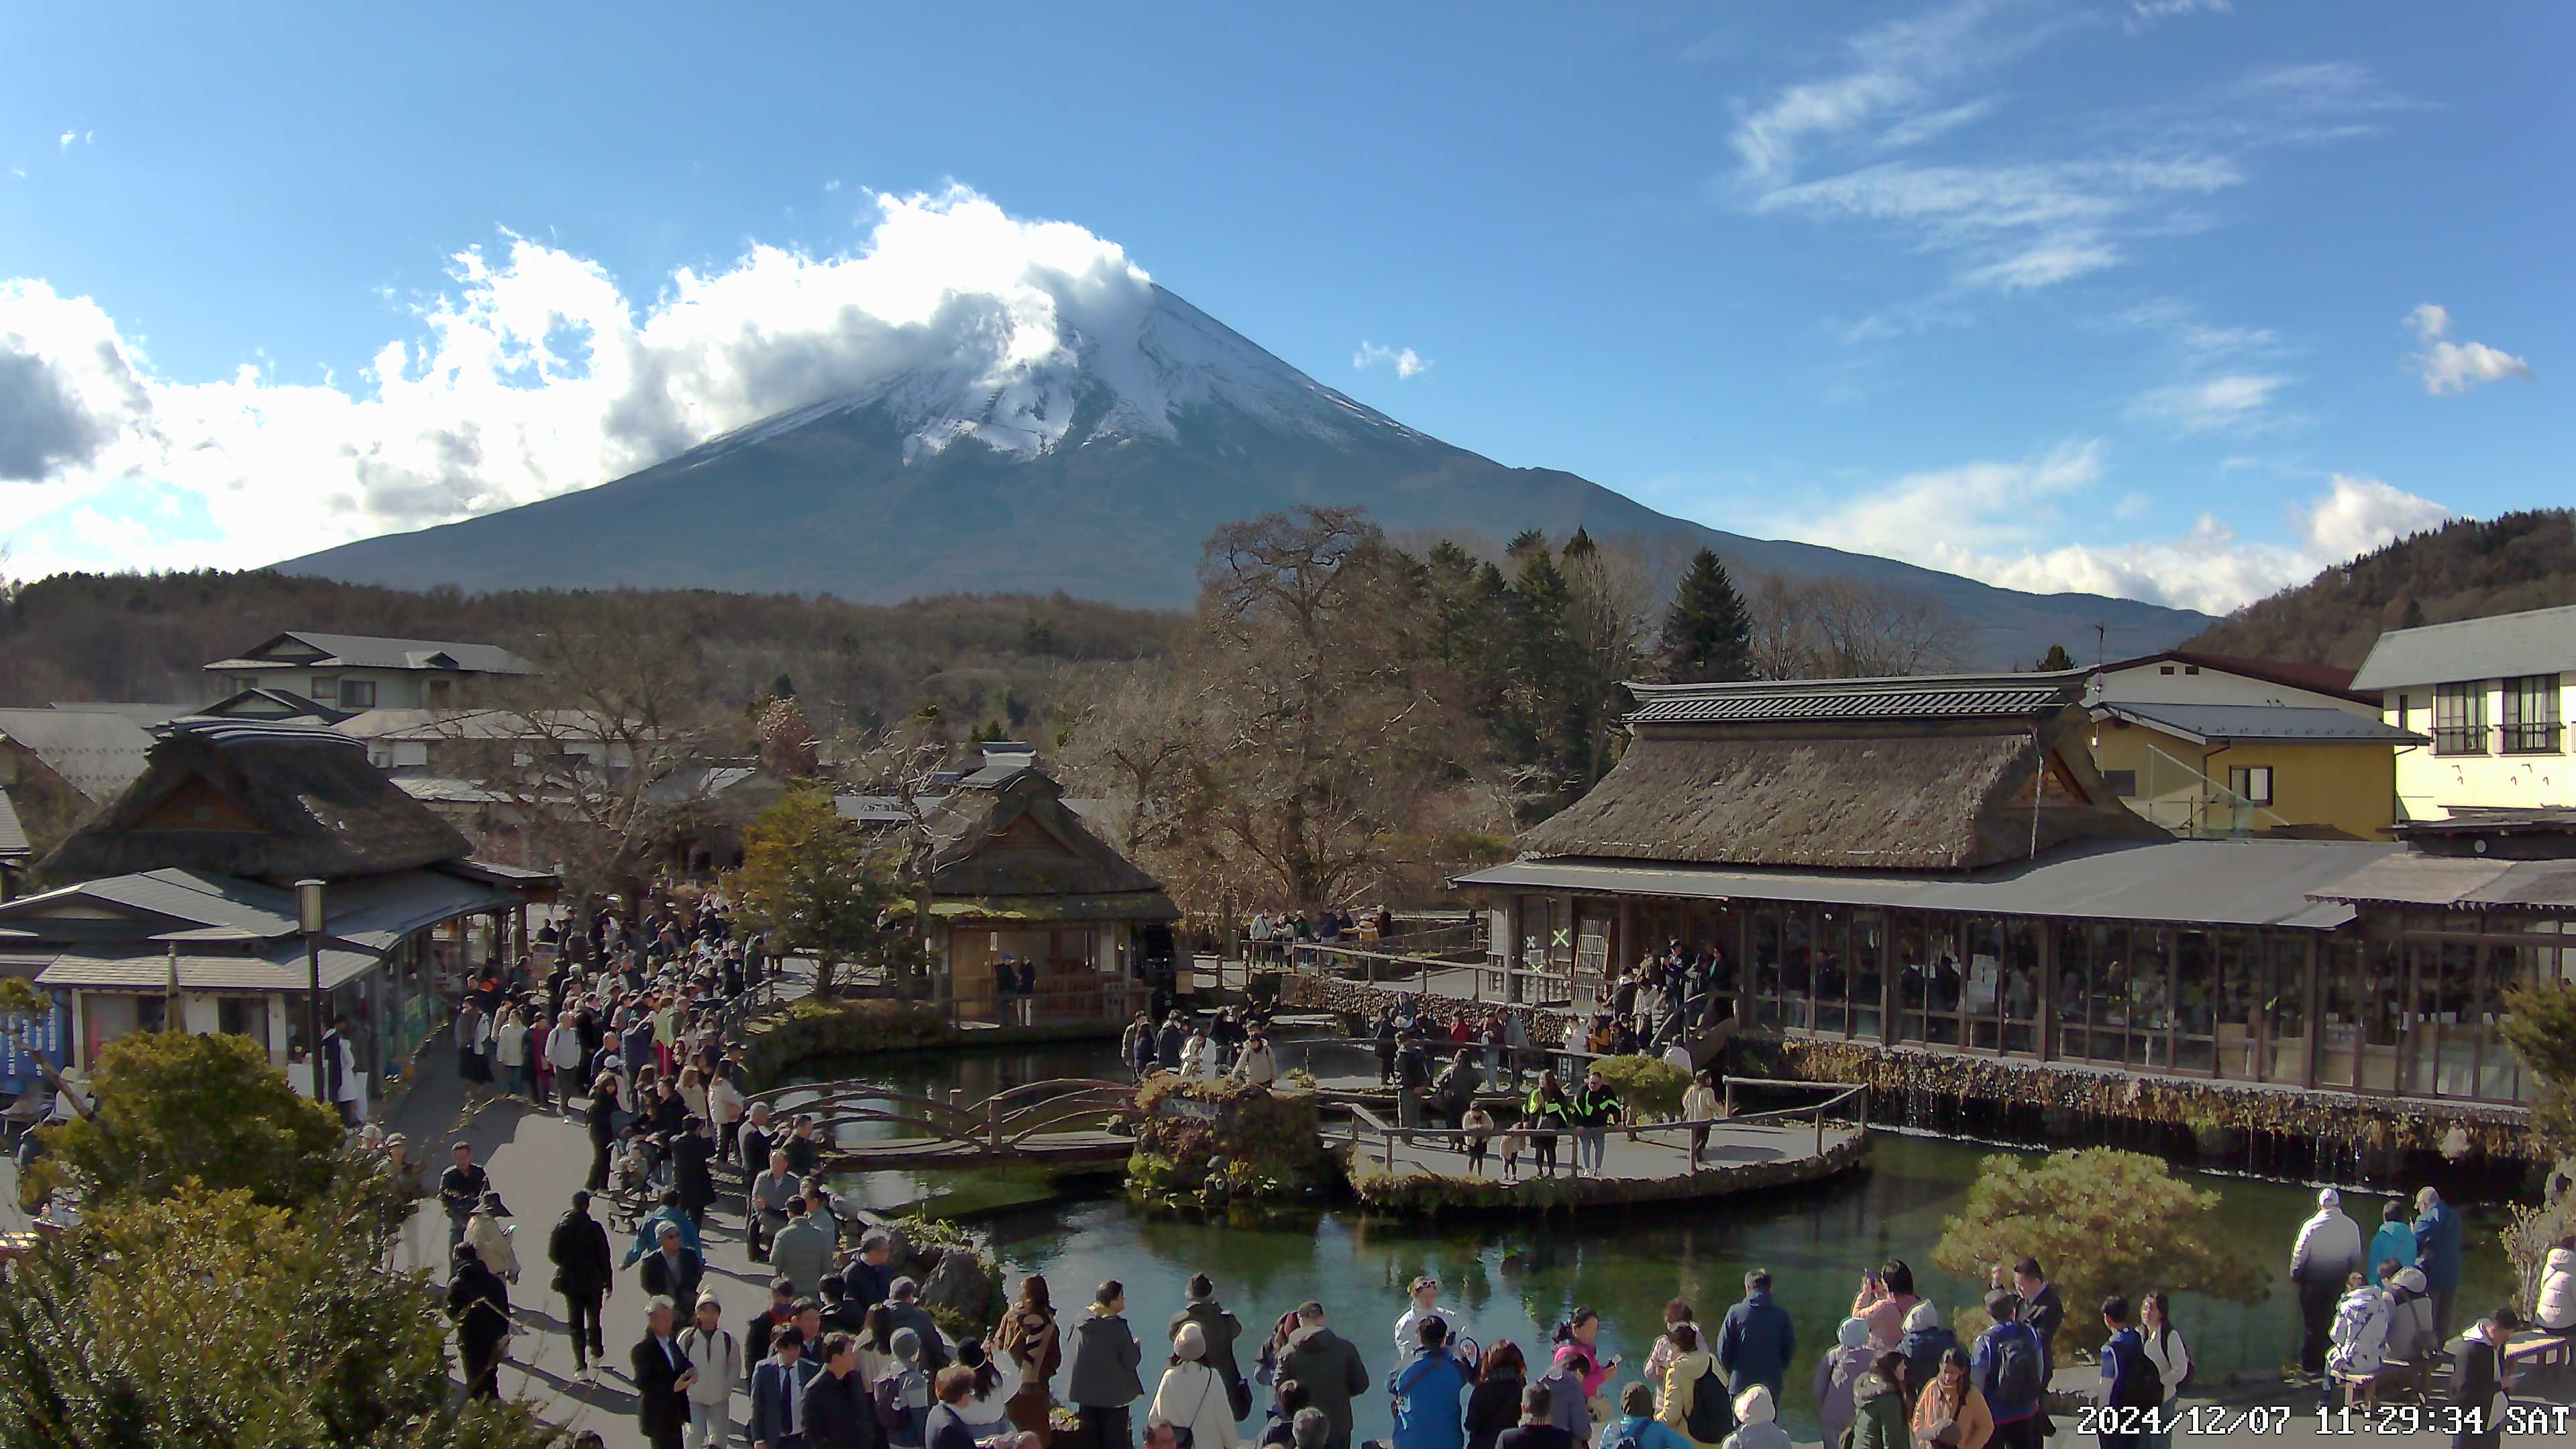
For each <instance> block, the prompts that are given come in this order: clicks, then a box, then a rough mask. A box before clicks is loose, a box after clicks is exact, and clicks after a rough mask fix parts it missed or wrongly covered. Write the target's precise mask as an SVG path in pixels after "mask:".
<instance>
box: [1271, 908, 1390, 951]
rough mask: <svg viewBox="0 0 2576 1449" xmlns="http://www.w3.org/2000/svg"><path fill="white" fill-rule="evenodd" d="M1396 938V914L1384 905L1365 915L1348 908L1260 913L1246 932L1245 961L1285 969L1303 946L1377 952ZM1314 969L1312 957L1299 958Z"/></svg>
mask: <svg viewBox="0 0 2576 1449" xmlns="http://www.w3.org/2000/svg"><path fill="white" fill-rule="evenodd" d="M1394 935H1395V914H1394V912H1392V911H1390V910H1388V909H1387V908H1386V907H1385V906H1383V905H1381V906H1379V907H1378V908H1377V909H1376V910H1374V911H1370V912H1367V913H1366V914H1364V915H1353V914H1352V913H1351V908H1350V907H1348V906H1325V907H1323V908H1321V909H1320V910H1316V911H1313V912H1307V911H1271V910H1259V911H1254V912H1253V913H1252V919H1251V920H1249V921H1247V922H1245V924H1244V928H1243V940H1244V947H1245V950H1244V955H1245V958H1246V959H1248V960H1251V961H1254V962H1257V963H1260V964H1263V965H1286V964H1287V963H1288V961H1289V959H1290V957H1291V955H1292V954H1295V953H1296V952H1297V948H1298V947H1300V946H1311V945H1315V944H1317V943H1321V944H1323V945H1326V946H1353V947H1359V948H1361V949H1374V948H1376V947H1377V946H1379V945H1381V944H1383V943H1385V942H1386V941H1388V940H1389V939H1391V938H1392V937H1393V936H1394ZM1297 959H1298V963H1299V964H1301V965H1311V964H1312V963H1313V953H1312V952H1307V953H1304V954H1302V955H1299V956H1298V958H1297Z"/></svg>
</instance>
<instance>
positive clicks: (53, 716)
mask: <svg viewBox="0 0 2576 1449" xmlns="http://www.w3.org/2000/svg"><path fill="white" fill-rule="evenodd" d="M0 735H5V736H7V737H8V738H10V739H13V740H15V741H17V742H18V743H19V744H20V745H22V746H24V747H25V748H26V749H27V751H28V752H29V753H31V754H33V755H34V756H35V757H36V758H37V759H39V760H42V761H44V762H45V768H47V769H49V770H51V771H53V772H54V773H55V774H57V775H60V776H62V777H63V779H64V780H65V781H66V782H67V783H69V784H70V785H71V787H72V788H73V789H75V790H78V791H80V792H81V793H82V794H83V795H86V796H88V797H89V798H90V800H91V801H92V802H103V801H107V800H112V799H114V798H116V796H117V795H119V794H121V793H123V791H124V789H125V787H126V786H128V785H131V784H133V783H134V781H135V779H136V778H137V777H138V776H140V775H141V774H142V773H143V766H144V756H145V755H148V754H150V753H151V751H152V736H151V735H150V734H148V733H146V732H145V731H144V729H143V727H142V726H141V725H138V724H136V723H135V722H134V721H132V720H130V719H128V718H126V717H125V716H123V715H121V714H110V713H106V712H104V711H98V712H93V711H89V710H68V709H0Z"/></svg>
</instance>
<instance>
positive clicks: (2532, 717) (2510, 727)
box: [2503, 674, 2558, 754]
mask: <svg viewBox="0 0 2576 1449" xmlns="http://www.w3.org/2000/svg"><path fill="white" fill-rule="evenodd" d="M2503 723H2504V748H2505V752H2506V753H2507V754H2530V753H2535V752H2539V751H2549V752H2552V753H2555V752H2556V751H2557V749H2558V676H2557V675H2555V674H2526V675H2523V676H2522V677H2521V678H2519V679H2508V680H2506V681H2505V682H2504V721H2503Z"/></svg>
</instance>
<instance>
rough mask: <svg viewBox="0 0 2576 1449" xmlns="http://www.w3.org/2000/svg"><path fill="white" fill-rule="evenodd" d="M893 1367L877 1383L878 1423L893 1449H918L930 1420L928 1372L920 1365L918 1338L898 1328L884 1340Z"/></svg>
mask: <svg viewBox="0 0 2576 1449" xmlns="http://www.w3.org/2000/svg"><path fill="white" fill-rule="evenodd" d="M886 1346H887V1348H888V1349H889V1350H891V1351H892V1353H893V1356H894V1367H893V1368H892V1369H891V1370H889V1371H888V1372H887V1373H886V1376H885V1377H884V1378H882V1379H879V1380H878V1381H877V1384H876V1402H877V1416H878V1422H880V1423H882V1424H884V1425H885V1430H886V1441H887V1442H888V1443H890V1444H892V1445H894V1446H895V1449H921V1442H922V1438H923V1435H924V1433H925V1432H926V1430H927V1427H928V1420H929V1418H930V1384H931V1375H930V1372H929V1371H928V1370H927V1369H925V1368H924V1367H923V1366H922V1362H921V1352H922V1342H921V1335H920V1334H918V1333H915V1332H914V1331H913V1330H911V1329H909V1328H898V1329H896V1330H895V1331H894V1336H893V1337H892V1338H890V1339H888V1340H887V1341H886Z"/></svg>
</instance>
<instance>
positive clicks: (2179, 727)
mask: <svg viewBox="0 0 2576 1449" xmlns="http://www.w3.org/2000/svg"><path fill="white" fill-rule="evenodd" d="M2093 708H2094V709H2095V710H2096V711H2097V712H2099V713H2102V714H2109V715H2112V716H2114V717H2116V718H2119V719H2125V720H2127V721H2129V722H2130V723H2132V724H2141V725H2145V726H2147V727H2149V728H2151V729H2162V730H2167V731H2169V732H2171V733H2174V734H2178V735H2180V736H2182V737H2183V738H2185V739H2189V740H2194V741H2197V742H2200V743H2204V744H2217V743H2220V742H2223V741H2228V740H2249V741H2250V740H2280V741H2287V742H2294V743H2299V744H2312V745H2344V744H2349V745H2420V744H2426V743H2429V742H2428V741H2427V740H2426V739H2425V738H2424V736H2422V735H2419V734H2416V733H2414V732H2412V731H2410V730H2402V729H2399V728H2397V727H2396V726H2395V725H2392V724H2387V723H2385V722H2383V721H2381V720H2378V719H2375V718H2373V717H2371V716H2369V715H2366V714H2354V713H2353V712H2352V711H2350V710H2343V709H2325V708H2312V707H2306V706H2300V705H2282V704H2178V703H2167V702H2165V701H2162V700H2153V701H2132V700H2123V699H2106V700H2104V701H2102V702H2101V703H2099V704H2096V705H2095V706H2093Z"/></svg>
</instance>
